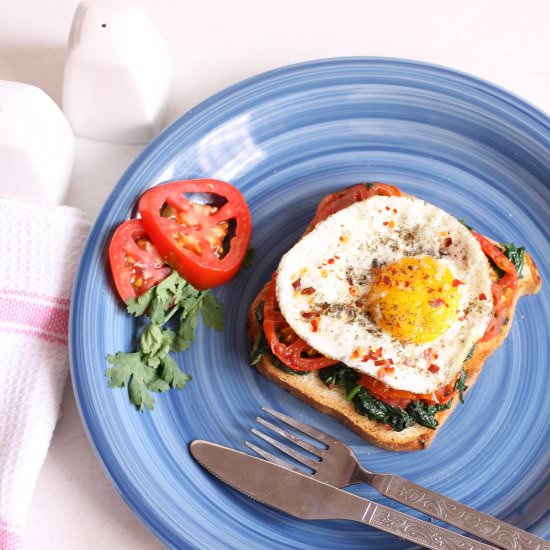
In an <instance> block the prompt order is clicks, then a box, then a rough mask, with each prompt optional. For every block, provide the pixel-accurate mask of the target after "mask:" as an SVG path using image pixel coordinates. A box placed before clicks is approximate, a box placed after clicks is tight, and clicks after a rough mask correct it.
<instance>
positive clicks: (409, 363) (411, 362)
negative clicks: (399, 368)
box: [403, 357, 414, 367]
mask: <svg viewBox="0 0 550 550" xmlns="http://www.w3.org/2000/svg"><path fill="white" fill-rule="evenodd" d="M403 363H404V364H405V365H406V366H407V367H414V359H411V358H410V357H408V358H407V359H405V361H403Z"/></svg>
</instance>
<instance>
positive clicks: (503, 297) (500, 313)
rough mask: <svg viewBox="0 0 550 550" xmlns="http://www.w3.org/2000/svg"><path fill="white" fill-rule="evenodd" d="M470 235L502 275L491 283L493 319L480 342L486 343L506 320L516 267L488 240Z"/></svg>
mask: <svg viewBox="0 0 550 550" xmlns="http://www.w3.org/2000/svg"><path fill="white" fill-rule="evenodd" d="M472 235H473V236H474V237H475V238H476V240H477V242H478V243H479V244H480V245H481V250H483V253H484V254H485V255H486V256H487V257H488V258H490V259H491V260H492V261H493V263H494V264H495V265H496V266H497V267H498V268H499V269H500V270H502V271H504V275H502V277H500V279H498V280H496V281H494V282H493V285H492V287H491V293H492V295H493V318H492V319H491V320H490V321H489V324H488V325H487V329H486V330H485V334H484V335H483V336H482V337H481V342H487V341H488V340H492V339H493V338H495V337H496V336H498V335H499V334H500V332H501V330H502V327H503V326H504V323H505V322H506V319H507V318H508V314H509V312H510V308H511V307H512V300H513V298H514V294H515V291H516V288H517V285H518V274H517V271H516V266H515V265H514V264H513V263H512V262H511V261H510V260H509V259H508V258H507V257H506V255H505V254H504V252H502V250H500V249H499V248H498V247H496V246H495V245H494V244H493V243H492V242H491V241H490V240H489V239H487V238H486V237H484V236H483V235H480V234H479V233H477V232H475V231H472Z"/></svg>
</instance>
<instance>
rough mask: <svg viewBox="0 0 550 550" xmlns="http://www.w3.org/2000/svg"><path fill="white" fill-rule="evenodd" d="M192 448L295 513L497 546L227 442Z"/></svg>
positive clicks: (432, 539)
mask: <svg viewBox="0 0 550 550" xmlns="http://www.w3.org/2000/svg"><path fill="white" fill-rule="evenodd" d="M189 449H190V451H191V454H192V455H193V457H194V458H195V460H197V462H199V463H200V464H201V465H202V466H203V467H204V468H206V469H207V470H208V471H209V472H210V473H212V474H213V475H215V476H216V477H217V478H219V479H220V480H222V481H223V482H225V483H227V484H228V485H230V486H231V487H233V488H234V489H237V490H238V491H241V492H242V493H244V494H245V495H248V496H249V497H251V498H253V499H255V500H257V501H259V502H262V503H263V504H267V505H268V506H271V507H273V508H275V509H277V510H280V511H282V512H286V513H287V514H290V515H292V516H294V517H297V518H301V519H309V520H312V519H347V520H352V521H358V522H361V523H364V524H366V525H370V526H371V527H375V528H376V529H380V530H382V531H385V532H386V533H391V534H393V535H396V536H398V537H400V538H402V539H405V540H408V541H411V542H414V543H416V544H419V545H420V546H424V547H425V548H431V549H434V550H436V549H437V550H447V549H459V548H460V550H483V549H488V548H495V547H494V546H489V545H487V544H484V543H482V542H478V541H476V540H473V539H469V538H467V537H464V536H462V535H459V534H458V533H455V532H454V531H449V530H447V529H444V528H442V527H439V526H437V525H434V524H432V523H428V522H426V521H422V520H420V519H417V518H415V517H413V516H409V515H407V514H403V513H402V512H398V511H397V510H393V509H392V508H388V507H387V506H383V505H381V504H377V503H375V502H372V501H370V500H367V499H365V498H361V497H358V496H356V495H353V494H351V493H348V492H346V491H342V490H341V489H337V488H336V487H333V486H332V485H328V484H327V483H323V482H322V481H317V480H316V479H314V478H313V477H311V476H308V475H304V474H302V473H297V472H293V471H292V470H289V469H288V468H286V467H283V466H279V465H277V464H273V463H272V462H268V461H266V460H262V459H260V458H256V457H253V456H250V455H248V454H246V453H242V452H240V451H236V450H234V449H229V448H228V447H223V446H221V445H216V444H215V443H210V442H208V441H201V440H195V441H193V442H192V443H191V445H190V446H189Z"/></svg>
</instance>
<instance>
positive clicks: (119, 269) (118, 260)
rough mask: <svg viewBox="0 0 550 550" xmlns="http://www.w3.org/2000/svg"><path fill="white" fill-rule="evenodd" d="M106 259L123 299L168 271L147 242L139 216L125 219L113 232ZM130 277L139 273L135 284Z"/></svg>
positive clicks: (144, 287) (160, 278)
mask: <svg viewBox="0 0 550 550" xmlns="http://www.w3.org/2000/svg"><path fill="white" fill-rule="evenodd" d="M138 242H140V243H142V245H143V246H141V247H140V246H139V245H138ZM129 259H130V261H131V262H132V264H130V263H129ZM109 263H110V265H111V272H112V275H113V281H114V283H115V287H116V289H117V292H118V295H119V296H120V298H121V299H122V300H123V301H124V302H127V301H128V300H130V299H132V298H136V297H138V296H141V295H142V294H144V293H145V292H147V290H149V289H150V288H151V287H153V286H155V285H156V284H157V283H160V281H162V280H163V279H165V278H166V277H168V275H170V273H171V271H172V270H171V269H170V268H169V267H168V266H167V265H166V264H165V263H164V261H163V259H162V257H161V255H160V254H159V253H158V251H157V249H156V248H155V247H154V246H153V244H152V243H151V242H150V240H149V238H148V237H147V233H146V231H145V227H144V226H143V223H142V222H141V220H136V219H134V220H127V221H125V222H124V223H122V224H121V225H119V226H118V227H117V229H116V230H115V232H114V233H113V236H112V238H111V242H110V244H109ZM136 272H137V274H136ZM132 277H134V279H135V278H136V277H140V278H141V280H142V283H141V284H140V285H139V286H136V285H135V283H134V284H132V282H131V279H132ZM138 282H139V281H138Z"/></svg>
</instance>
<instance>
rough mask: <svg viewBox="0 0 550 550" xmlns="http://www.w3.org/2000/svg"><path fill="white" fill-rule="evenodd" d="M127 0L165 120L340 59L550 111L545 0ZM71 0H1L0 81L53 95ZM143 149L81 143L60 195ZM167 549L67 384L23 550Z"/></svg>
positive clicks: (78, 199) (102, 192)
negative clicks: (149, 35)
mask: <svg viewBox="0 0 550 550" xmlns="http://www.w3.org/2000/svg"><path fill="white" fill-rule="evenodd" d="M135 3H136V4H137V5H140V6H142V7H144V8H145V10H146V11H147V13H148V14H149V16H150V17H151V19H152V20H153V21H154V23H155V24H156V25H157V27H158V28H159V29H160V31H161V32H162V33H163V35H164V37H165V38H166V40H167V42H168V45H169V48H170V51H171V53H172V56H173V65H174V83H173V92H172V98H171V103H170V108H169V113H168V117H167V122H171V121H173V120H175V119H176V118H177V117H178V116H179V115H180V114H183V113H184V112H185V111H186V110H188V109H189V108H190V107H192V106H193V105H195V104H196V103H198V102H199V101H201V100H203V99H205V98H206V97H208V96H210V95H211V94H213V93H215V92H217V91H219V90H221V89H222V88H224V87H226V86H228V85H230V84H233V83H235V82H237V81H239V80H241V79H243V78H246V77H248V76H252V75H254V74H256V73H258V72H262V71H265V70H268V69H272V68H275V67H278V66H281V65H286V64H289V63H295V62H298V61H303V60H309V59H316V58H321V57H338V56H348V55H375V56H394V57H405V58H411V59H417V60H423V61H429V62H432V63H437V64H441V65H447V66H449V67H452V68H455V69H459V70H462V71H466V72H469V73H471V74H473V75H476V76H479V77H482V78H484V79H486V80H490V81H492V82H493V83H496V84H499V85H501V86H503V87H505V88H507V89H508V90H510V91H512V92H514V93H516V94H518V95H520V96H522V97H523V98H525V99H527V100H529V101H530V102H532V103H534V104H535V105H537V106H538V107H539V108H541V109H543V110H545V111H546V112H547V113H548V112H550V32H549V22H550V2H548V1H547V0H538V1H537V0H531V1H528V0H524V1H523V2H521V3H518V2H516V1H514V0H507V1H505V0H491V1H489V0H474V1H462V2H457V1H456V0H450V1H448V0H432V1H418V0H417V1H413V0H403V1H395V0H385V1H384V0H379V1H371V0H332V1H329V0H283V1H278V2H271V1H268V0H231V1H223V0H195V1H190V0H136V2H135ZM76 5H77V0H1V1H0V79H5V80H17V81H21V82H27V83H30V84H34V85H37V86H39V87H41V88H42V89H44V90H45V91H46V92H47V93H48V94H49V95H50V96H51V97H52V98H53V99H54V100H55V101H56V102H57V103H58V104H59V103H60V100H61V84H62V74H63V61H64V55H65V52H64V48H65V43H66V39H67V36H68V31H69V27H70V24H71V19H72V15H73V12H74V9H75V7H76ZM140 149H141V148H140V147H136V146H121V145H112V144H107V143H99V142H93V141H89V140H84V139H79V140H78V141H77V150H76V162H75V169H74V175H73V179H72V184H71V188H70V191H69V195H68V198H67V202H68V204H70V205H73V206H78V207H80V208H82V209H83V210H84V211H85V212H86V214H87V216H88V218H89V219H90V220H93V219H94V218H95V216H96V214H97V212H98V211H99V209H100V207H101V205H102V203H103V202H104V200H105V198H106V197H107V195H108V193H109V191H110V190H111V188H112V187H113V185H114V184H115V183H116V181H117V180H118V178H119V177H120V175H121V174H122V172H123V171H124V169H125V168H126V167H127V166H128V164H129V163H130V162H131V160H132V159H133V158H134V157H135V156H136V154H137V153H138V152H139V151H140ZM0 189H1V182H0ZM113 421H114V422H115V421H116V419H113ZM182 498H185V497H184V495H182ZM161 547H162V546H161V545H160V543H159V542H158V541H157V540H156V539H155V538H154V537H153V536H152V535H151V534H150V533H149V532H148V531H147V530H146V528H145V527H143V526H142V525H141V524H140V522H139V521H138V520H137V519H136V518H135V517H134V516H133V514H132V513H131V512H130V511H129V509H128V508H127V507H126V505H125V504H124V503H123V502H122V500H121V499H120V497H119V496H118V494H117V493H116V491H115V489H114V488H113V487H112V486H111V484H110V482H109V480H108V479H107V478H106V476H105V475H104V473H103V470H102V468H101V466H100V464H99V461H98V459H97V458H96V456H95V454H94V452H93V450H92V448H91V446H90V444H89V442H88V440H87V437H86V434H85V432H84V428H83V426H82V423H81V421H80V417H79V415H78V412H77V408H76V404H75V400H74V396H73V391H72V387H71V386H70V385H68V386H67V388H66V390H65V396H64V400H63V405H62V417H61V420H60V421H59V424H58V427H57V430H56V432H55V434H54V438H53V441H52V445H51V448H50V451H49V454H48V458H47V460H46V463H45V464H44V467H43V469H42V472H41V474H40V477H39V481H38V485H37V487H36V492H35V495H34V499H33V502H32V506H31V509H30V511H29V517H28V526H27V530H26V533H25V538H24V549H25V550H31V549H33V550H34V549H38V548H40V549H46V548H48V549H49V548H55V549H56V550H69V549H70V550H79V549H88V548H100V549H103V548H109V549H125V548H132V549H135V550H140V549H156V548H161Z"/></svg>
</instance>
